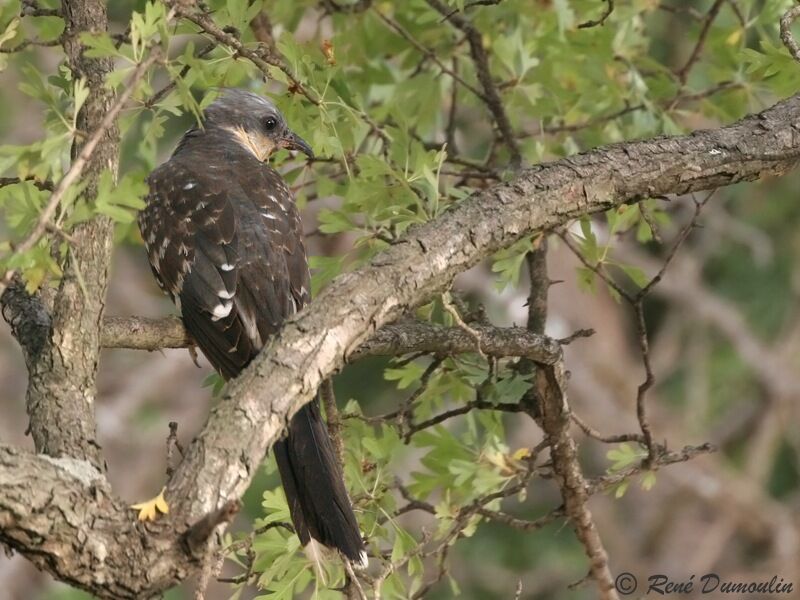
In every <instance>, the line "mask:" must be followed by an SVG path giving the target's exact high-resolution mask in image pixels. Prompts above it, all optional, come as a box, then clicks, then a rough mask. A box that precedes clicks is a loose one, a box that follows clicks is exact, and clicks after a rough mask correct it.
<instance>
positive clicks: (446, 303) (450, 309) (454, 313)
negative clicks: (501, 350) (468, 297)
mask: <svg viewBox="0 0 800 600" xmlns="http://www.w3.org/2000/svg"><path fill="white" fill-rule="evenodd" d="M447 296H448V294H442V306H443V307H444V309H445V311H447V313H448V314H449V315H450V316H451V317H453V320H454V321H455V322H456V325H458V326H459V327H460V328H461V329H463V330H464V331H466V332H467V333H468V334H469V335H470V336H472V338H473V339H474V340H475V352H477V353H478V354H480V355H481V358H483V359H484V360H485V359H486V353H485V352H484V351H483V350H482V349H481V335H480V333H478V332H477V331H476V330H475V329H473V328H472V327H470V326H469V325H467V324H466V323H465V322H464V320H463V319H462V318H461V315H460V314H458V310H457V309H456V307H455V306H453V303H452V302H450V299H449V298H448V297H447Z"/></svg>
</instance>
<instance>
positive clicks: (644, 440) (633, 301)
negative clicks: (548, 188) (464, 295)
mask: <svg viewBox="0 0 800 600" xmlns="http://www.w3.org/2000/svg"><path fill="white" fill-rule="evenodd" d="M715 191H716V190H712V191H711V192H709V193H708V194H707V195H706V197H705V198H704V199H703V200H702V201H697V200H694V215H693V216H692V219H691V220H690V221H689V223H688V224H687V225H686V226H685V227H683V228H682V229H681V231H680V232H679V233H678V236H677V237H676V239H675V242H674V244H673V245H672V247H671V248H670V250H669V252H668V253H667V256H666V258H665V259H664V262H663V263H662V265H661V268H660V269H659V271H658V272H657V273H656V274H655V275H654V276H653V277H652V278H651V279H650V280H649V281H648V282H647V284H646V285H645V286H644V287H642V288H641V289H640V290H639V291H638V292H636V293H635V294H631V293H630V292H628V291H627V290H625V289H623V288H622V287H621V286H620V285H619V284H617V283H616V282H615V281H614V280H613V279H612V278H611V276H609V275H608V273H606V272H605V271H604V270H603V268H602V264H591V263H590V262H589V261H588V260H586V258H585V257H584V256H583V254H582V253H581V251H580V249H579V248H577V247H576V246H575V244H574V242H573V241H572V240H571V239H570V237H569V234H568V233H566V232H565V231H563V230H562V231H560V232H559V233H558V235H559V237H560V238H561V240H562V241H563V242H564V244H565V245H566V246H567V247H568V248H569V249H570V250H571V251H572V253H573V254H575V256H576V257H577V258H578V260H580V261H581V263H583V265H584V266H585V267H586V268H587V269H589V270H591V271H592V272H593V273H594V274H595V275H597V276H598V277H599V278H600V279H602V280H603V281H604V282H605V283H606V285H608V286H609V287H610V288H611V289H613V290H614V291H615V292H616V293H617V294H618V295H619V296H620V297H621V298H623V299H624V300H625V301H626V302H627V303H628V304H629V305H630V306H631V308H632V309H633V311H634V315H635V319H636V331H637V337H638V341H639V349H640V352H641V356H642V364H643V366H644V371H645V379H644V381H643V382H642V383H641V384H639V387H638V389H637V392H636V417H637V419H638V421H639V428H640V429H641V435H639V434H622V435H612V436H603V435H600V434H599V433H598V432H597V431H596V430H594V429H593V428H592V427H591V426H589V425H587V424H586V423H584V422H583V421H582V420H581V419H579V418H578V417H577V416H576V415H573V416H572V418H573V420H574V421H575V422H576V424H577V425H578V426H579V427H580V428H581V429H582V430H583V432H584V433H586V435H588V436H590V437H592V438H595V439H597V440H598V441H601V442H605V443H616V442H626V441H636V442H638V443H640V444H642V445H643V446H644V447H645V448H646V449H647V458H646V459H645V463H646V464H647V463H652V462H654V461H655V459H656V456H657V455H658V454H659V452H663V451H664V448H662V447H660V446H657V445H656V444H655V443H654V441H653V434H652V430H651V427H650V422H649V419H648V417H647V402H646V397H647V392H648V391H649V390H650V388H652V387H653V385H654V384H655V375H654V374H653V367H652V364H651V361H650V344H649V340H648V335H647V323H646V321H645V315H644V300H645V298H646V297H647V296H648V294H649V293H650V292H651V291H652V290H653V288H654V287H655V286H656V285H658V282H659V281H661V278H662V277H663V276H664V273H665V272H666V270H667V268H668V267H669V265H670V263H671V262H672V260H673V258H675V255H676V254H677V252H678V250H679V249H680V247H681V246H682V245H683V244H684V242H685V241H686V240H687V239H688V237H689V234H690V233H691V232H692V230H693V229H694V228H695V227H697V221H698V219H699V218H700V213H701V211H702V210H703V207H704V206H705V205H706V203H707V202H708V201H709V200H710V199H711V197H712V196H713V195H714V193H715Z"/></svg>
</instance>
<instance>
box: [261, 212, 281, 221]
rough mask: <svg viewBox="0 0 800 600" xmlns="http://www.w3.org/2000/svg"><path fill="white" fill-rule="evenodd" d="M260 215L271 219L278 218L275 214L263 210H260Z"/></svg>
mask: <svg viewBox="0 0 800 600" xmlns="http://www.w3.org/2000/svg"><path fill="white" fill-rule="evenodd" d="M261 216H262V217H264V218H265V219H271V220H272V221H276V220H277V219H278V217H276V216H275V215H271V214H269V213H265V212H262V213H261Z"/></svg>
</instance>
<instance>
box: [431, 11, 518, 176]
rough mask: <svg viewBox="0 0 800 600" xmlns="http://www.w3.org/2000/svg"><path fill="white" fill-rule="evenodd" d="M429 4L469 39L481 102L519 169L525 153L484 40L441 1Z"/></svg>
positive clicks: (470, 25) (470, 24)
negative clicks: (511, 120) (513, 126)
mask: <svg viewBox="0 0 800 600" xmlns="http://www.w3.org/2000/svg"><path fill="white" fill-rule="evenodd" d="M428 4H429V5H430V6H431V7H432V8H433V9H434V10H436V11H438V12H439V13H440V14H441V15H442V16H447V17H448V21H449V22H450V23H452V24H453V25H455V27H457V28H458V29H460V30H461V31H462V32H463V33H464V35H465V36H466V38H467V42H468V43H469V50H470V54H471V55H472V62H474V63H475V72H476V74H477V76H478V81H479V82H480V84H481V87H482V88H483V95H482V96H483V98H482V99H483V101H484V103H485V104H486V106H487V108H488V109H489V112H491V113H492V116H493V117H494V120H495V123H497V128H498V129H499V130H500V134H501V135H502V138H503V142H505V144H506V146H508V150H509V152H510V153H511V167H512V168H513V169H517V168H519V166H520V165H521V163H522V154H521V151H520V148H519V144H517V139H516V137H515V136H514V131H513V129H512V128H511V122H510V121H509V120H508V115H507V114H506V109H505V107H504V106H503V101H502V100H501V99H500V94H499V93H498V91H497V86H496V85H495V84H494V81H493V80H492V74H491V71H490V70H489V56H488V55H487V54H486V49H485V48H484V47H483V37H482V36H481V34H480V32H479V31H478V30H477V29H475V27H474V26H473V25H472V23H470V22H469V21H468V20H467V19H465V18H464V17H463V16H462V15H460V14H458V13H454V14H451V10H450V8H449V7H448V6H447V5H446V4H444V3H443V2H441V0H428Z"/></svg>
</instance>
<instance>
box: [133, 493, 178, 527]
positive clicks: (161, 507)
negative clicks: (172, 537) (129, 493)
mask: <svg viewBox="0 0 800 600" xmlns="http://www.w3.org/2000/svg"><path fill="white" fill-rule="evenodd" d="M165 490H166V488H161V491H160V492H159V493H158V496H156V497H155V498H153V499H152V500H147V501H146V502H140V503H139V504H133V505H132V506H131V508H132V509H133V510H138V511H139V515H138V519H139V520H140V521H155V520H156V517H157V516H158V513H161V514H162V515H168V514H169V504H167V501H166V500H165V499H164V491H165Z"/></svg>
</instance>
